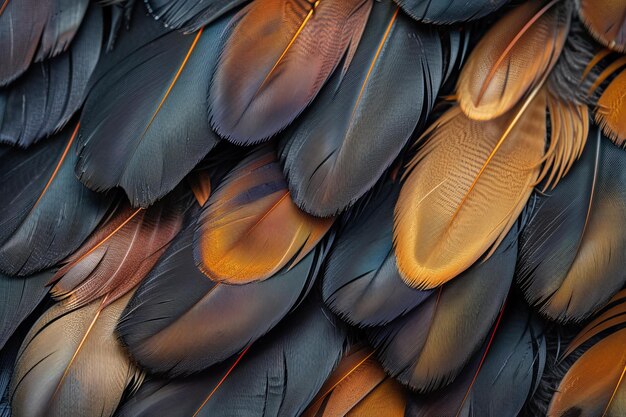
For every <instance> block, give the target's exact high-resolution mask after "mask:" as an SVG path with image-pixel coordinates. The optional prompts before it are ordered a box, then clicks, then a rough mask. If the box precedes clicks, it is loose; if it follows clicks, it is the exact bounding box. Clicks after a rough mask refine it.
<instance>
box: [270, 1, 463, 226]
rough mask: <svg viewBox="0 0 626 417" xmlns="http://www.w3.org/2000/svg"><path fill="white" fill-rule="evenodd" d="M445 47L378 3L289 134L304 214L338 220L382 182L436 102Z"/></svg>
mask: <svg viewBox="0 0 626 417" xmlns="http://www.w3.org/2000/svg"><path fill="white" fill-rule="evenodd" d="M459 41H460V39H459V38H454V39H450V42H457V43H458V42H459ZM443 45H444V44H443V42H442V40H441V39H440V37H439V35H438V34H437V33H436V32H435V31H434V30H432V29H431V28H429V27H426V26H418V25H416V24H415V22H413V21H412V20H411V19H410V18H408V17H407V16H406V15H405V14H404V13H402V12H400V10H399V8H398V6H397V5H396V4H395V3H393V2H392V1H391V0H385V1H381V2H376V3H374V6H373V8H372V12H371V13H370V18H369V20H368V22H367V25H366V26H365V31H364V34H363V37H362V38H361V41H360V43H359V46H358V47H357V49H356V52H355V54H354V57H353V58H352V61H351V62H350V63H349V65H348V66H347V69H345V70H342V71H336V72H335V73H334V75H333V76H332V77H331V78H330V80H329V81H328V83H327V84H326V85H325V86H324V88H322V90H321V92H320V94H319V95H318V97H317V98H316V99H315V100H314V101H313V103H312V104H311V106H310V107H309V108H308V109H307V110H306V111H305V112H304V113H303V114H302V116H300V118H299V119H298V120H297V121H296V123H295V124H294V125H293V127H292V128H289V129H287V130H286V131H285V133H284V135H283V140H282V145H281V148H282V149H281V150H280V152H279V153H280V157H281V160H282V162H283V165H284V171H285V175H286V177H287V180H288V182H289V190H290V192H291V194H292V196H293V199H294V201H295V202H296V204H297V205H298V206H299V207H300V208H302V209H303V210H305V211H307V212H309V213H311V214H313V215H316V216H330V215H334V214H336V213H338V212H340V211H342V210H344V209H345V208H346V207H348V206H350V205H352V204H354V202H355V201H356V200H357V199H358V198H359V197H361V196H363V194H364V193H365V192H367V191H368V190H369V189H370V188H371V187H372V186H373V185H374V184H375V183H376V181H377V180H378V179H379V178H380V176H381V175H382V174H383V172H384V171H385V170H386V169H387V168H388V167H389V165H391V163H392V162H393V160H394V159H395V158H396V157H397V156H398V154H399V153H400V151H401V150H402V148H403V147H404V146H405V144H406V143H407V141H408V140H409V138H410V137H411V135H412V133H413V132H414V131H415V129H416V127H417V125H418V122H419V121H420V120H425V119H426V117H427V116H428V113H429V112H430V109H431V108H432V106H433V104H434V101H435V98H436V96H437V93H438V91H439V87H440V85H441V83H442V82H443V76H444V71H445V68H444V51H443V48H444V46H443ZM458 46H459V45H451V46H450V53H454V52H455V51H458V49H459V48H458ZM448 59H449V60H451V61H455V60H456V56H450V57H448Z"/></svg>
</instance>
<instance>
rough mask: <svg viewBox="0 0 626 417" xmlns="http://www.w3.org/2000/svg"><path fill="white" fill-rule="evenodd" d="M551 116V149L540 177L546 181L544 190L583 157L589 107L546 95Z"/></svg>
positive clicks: (552, 185)
mask: <svg viewBox="0 0 626 417" xmlns="http://www.w3.org/2000/svg"><path fill="white" fill-rule="evenodd" d="M546 96H547V102H548V111H549V113H550V127H551V132H550V147H549V148H548V150H547V151H546V155H545V164H544V166H543V170H542V171H541V174H540V175H539V179H538V180H537V181H538V182H539V181H542V180H543V179H544V178H545V179H546V182H545V184H544V186H543V190H544V191H545V190H547V189H548V188H554V187H555V186H556V184H558V182H559V181H560V180H561V178H563V176H565V175H566V174H567V173H568V172H569V170H570V168H571V167H572V164H573V163H574V161H576V160H577V159H578V158H580V156H581V155H582V152H583V149H584V147H585V144H586V143H587V136H588V135H589V108H588V107H587V105H585V104H575V103H572V102H570V101H568V100H564V99H562V98H561V97H557V96H555V95H553V94H551V93H548V94H546Z"/></svg>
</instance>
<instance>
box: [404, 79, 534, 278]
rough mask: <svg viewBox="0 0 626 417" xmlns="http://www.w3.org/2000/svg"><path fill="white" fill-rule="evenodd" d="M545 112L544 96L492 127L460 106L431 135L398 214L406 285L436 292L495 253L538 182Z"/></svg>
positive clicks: (407, 183) (416, 160) (407, 182)
mask: <svg viewBox="0 0 626 417" xmlns="http://www.w3.org/2000/svg"><path fill="white" fill-rule="evenodd" d="M535 91H537V90H535ZM545 108H546V102H545V96H544V94H543V93H542V92H541V91H540V92H539V93H538V95H537V96H536V97H535V98H534V99H533V97H532V96H530V97H529V98H528V99H526V101H525V103H524V104H523V105H522V106H521V107H518V108H516V109H515V110H513V111H512V112H510V113H507V114H506V115H504V116H502V117H500V118H497V119H494V120H492V121H489V122H477V121H474V120H471V119H469V118H468V117H467V116H465V115H464V114H463V113H462V112H461V110H460V109H459V108H458V107H454V108H452V109H451V110H449V111H448V112H446V113H444V114H443V116H441V118H439V120H437V122H435V124H434V125H433V126H432V127H431V128H430V129H429V130H428V131H427V132H426V133H425V135H427V136H429V139H428V142H427V143H426V144H425V145H424V146H423V147H422V149H420V151H419V152H418V154H417V155H416V157H415V158H414V159H413V160H412V161H411V163H410V164H409V168H410V169H411V171H410V173H409V174H408V175H407V176H406V178H405V181H404V185H403V186H402V191H401V192H400V197H399V199H398V203H397V205H396V209H395V231H394V238H395V248H396V256H397V263H398V268H399V269H400V272H401V273H402V275H403V276H404V278H405V279H406V281H407V283H408V284H410V285H411V286H413V287H418V288H433V287H437V286H439V285H441V284H443V283H445V282H447V281H449V280H450V279H452V278H454V277H455V276H456V275H458V274H459V273H460V272H462V271H463V270H465V269H466V268H468V267H469V266H470V265H472V264H473V263H474V262H475V261H476V260H477V259H478V258H479V257H480V256H481V255H482V254H483V253H485V251H487V250H488V249H489V248H490V247H492V250H491V252H493V247H496V246H497V244H498V243H499V242H500V240H501V239H502V237H503V236H504V235H505V234H506V233H507V232H508V230H509V229H510V228H511V225H512V224H513V222H514V221H515V219H516V218H517V216H518V215H519V213H520V212H521V211H522V209H523V207H524V205H525V204H526V201H527V199H528V197H529V196H530V194H531V192H532V186H533V184H534V183H535V182H536V180H537V176H538V174H539V164H540V162H541V158H542V155H543V152H544V146H545V136H546V123H545Z"/></svg>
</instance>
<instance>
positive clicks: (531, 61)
mask: <svg viewBox="0 0 626 417" xmlns="http://www.w3.org/2000/svg"><path fill="white" fill-rule="evenodd" d="M556 3H557V0H553V1H550V2H549V3H547V4H545V5H542V3H541V2H540V1H530V2H527V3H524V4H522V5H521V6H519V7H518V8H516V9H514V10H513V11H511V12H510V13H509V14H507V15H505V16H503V17H502V18H501V19H499V20H498V21H497V23H496V24H495V25H494V26H493V27H492V28H491V29H490V30H489V32H487V33H486V34H485V36H483V38H482V39H481V40H480V42H479V43H478V45H477V46H476V47H475V48H474V50H473V51H472V53H471V55H470V57H469V59H468V60H467V63H466V64H465V66H464V67H463V70H462V71H461V76H460V78H459V83H458V88H457V95H458V100H459V104H460V105H461V109H462V110H463V112H464V113H465V114H466V115H468V116H469V117H471V118H473V119H476V120H490V119H493V118H496V117H498V116H501V115H503V114H504V113H506V112H507V111H509V110H511V109H512V108H513V107H514V106H515V105H516V104H517V103H518V102H519V101H520V100H521V99H522V98H523V97H524V95H525V94H527V93H528V91H530V90H531V89H532V88H533V87H534V86H536V85H538V84H540V83H541V82H542V81H543V79H544V77H545V76H546V75H547V73H548V72H549V71H550V69H551V68H552V67H553V66H554V64H555V63H556V61H557V59H558V58H559V55H560V53H561V50H562V49H563V46H564V44H565V39H566V37H567V33H568V30H569V22H570V16H571V13H570V11H569V7H568V6H567V3H564V4H559V5H557V4H556Z"/></svg>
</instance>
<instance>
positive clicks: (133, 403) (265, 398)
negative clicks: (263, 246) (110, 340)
mask: <svg viewBox="0 0 626 417" xmlns="http://www.w3.org/2000/svg"><path fill="white" fill-rule="evenodd" d="M345 345H346V335H345V333H344V330H343V329H342V327H341V326H340V325H339V323H336V322H335V321H334V320H333V319H332V318H331V317H330V316H329V315H328V313H326V312H325V311H323V310H322V306H321V304H320V303H319V302H317V301H316V300H312V299H311V297H309V298H308V299H307V301H305V302H304V303H303V304H302V305H301V306H300V307H299V308H298V309H297V310H296V311H294V312H293V313H292V314H290V315H289V316H288V317H287V318H286V319H285V320H284V321H283V322H282V323H281V324H280V325H279V326H277V327H276V328H275V329H274V330H272V331H271V332H270V333H268V334H267V335H266V336H265V337H263V338H262V339H260V340H259V341H257V342H256V343H254V344H252V345H251V346H250V347H249V348H246V349H245V350H243V352H242V353H240V354H239V355H238V356H237V357H234V358H232V359H231V360H229V361H228V362H226V363H225V364H223V365H218V366H216V367H214V368H211V369H209V370H208V371H206V372H204V373H201V374H198V375H195V376H191V377H187V378H179V379H169V380H165V379H158V378H155V379H152V380H148V381H147V382H146V383H145V384H144V385H143V386H142V387H141V389H140V390H139V391H138V392H137V394H136V395H135V396H134V397H132V398H130V400H129V401H128V402H127V403H126V404H125V405H124V406H123V407H122V408H121V409H120V411H119V416H120V417H131V416H132V417H143V416H146V417H147V416H154V415H167V416H171V417H179V416H180V417H189V416H197V417H207V416H211V417H222V416H228V417H237V416H260V415H263V416H268V417H271V416H275V417H292V416H296V415H300V414H301V413H302V412H303V411H304V409H305V408H306V406H307V405H308V404H309V403H310V402H311V400H312V399H313V398H314V396H315V394H316V393H317V391H318V390H319V389H320V387H321V386H322V384H323V383H324V381H325V380H326V379H327V378H328V376H329V375H330V373H331V372H332V370H333V369H334V367H335V366H336V364H337V363H338V362H339V360H340V358H341V356H342V354H343V350H344V347H345Z"/></svg>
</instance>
